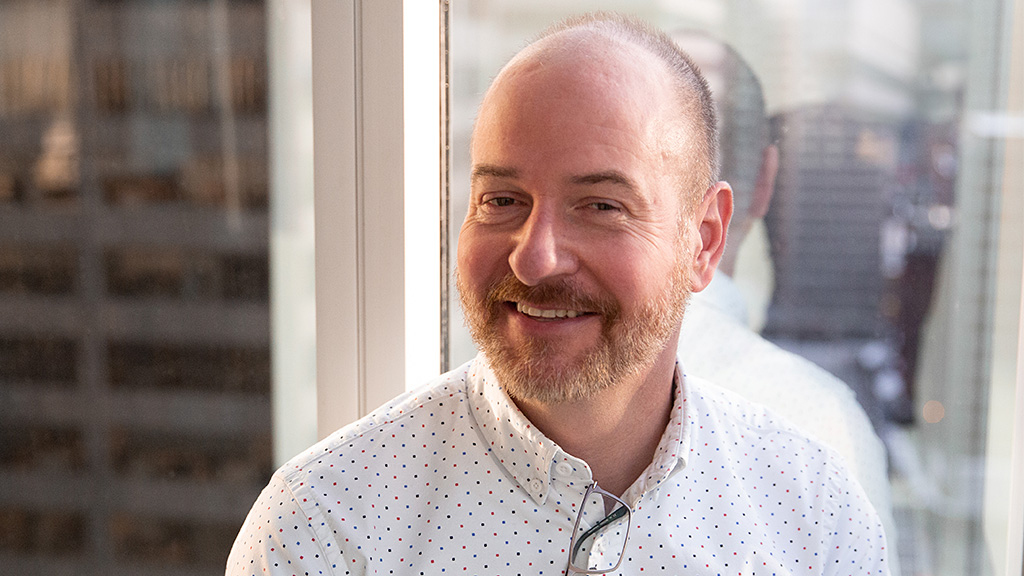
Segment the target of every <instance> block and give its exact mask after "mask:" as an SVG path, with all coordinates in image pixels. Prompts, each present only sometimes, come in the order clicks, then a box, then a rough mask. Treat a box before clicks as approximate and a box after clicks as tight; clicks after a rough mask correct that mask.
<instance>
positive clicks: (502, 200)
mask: <svg viewBox="0 0 1024 576" xmlns="http://www.w3.org/2000/svg"><path fill="white" fill-rule="evenodd" d="M515 203H516V199H515V198H509V197H508V196H499V197H497V198H491V199H490V200H487V201H485V202H484V204H490V205H491V206H497V207H499V208H503V207H505V206H511V205H513V204H515Z"/></svg>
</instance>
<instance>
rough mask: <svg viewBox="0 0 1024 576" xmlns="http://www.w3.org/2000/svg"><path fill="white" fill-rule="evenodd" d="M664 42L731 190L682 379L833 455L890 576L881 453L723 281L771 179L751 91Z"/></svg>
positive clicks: (727, 66)
mask: <svg viewBox="0 0 1024 576" xmlns="http://www.w3.org/2000/svg"><path fill="white" fill-rule="evenodd" d="M672 38H673V40H675V41H676V43H678V44H679V46H680V47H682V48H683V49H685V50H686V51H687V52H688V53H689V54H690V55H691V57H692V58H693V60H694V62H696V64H697V65H698V67H699V68H700V70H701V72H702V73H703V74H704V77H705V78H707V79H708V83H709V85H710V86H711V89H712V91H713V94H714V98H715V104H716V109H717V110H718V115H719V119H720V121H721V124H720V126H721V130H720V135H721V136H720V149H721V155H722V179H723V180H726V181H728V182H729V183H730V184H731V187H732V189H733V201H734V206H735V211H734V215H733V218H732V220H731V221H730V223H729V232H728V242H727V244H726V248H725V252H724V254H723V255H722V260H721V262H720V263H719V266H718V270H717V272H716V273H715V277H714V280H713V281H712V282H711V284H710V285H709V286H708V288H707V289H706V290H703V291H702V292H700V293H698V294H696V295H695V296H694V298H693V299H692V300H691V302H690V306H689V307H688V308H687V311H686V320H685V321H684V322H683V327H682V330H681V332H680V335H679V347H678V350H679V358H680V362H681V363H682V366H683V368H684V372H685V373H686V374H687V375H694V376H699V377H701V378H705V379H707V380H708V381H710V382H713V383H715V384H716V385H718V386H721V387H723V388H726V389H729V390H732V391H733V392H737V393H738V394H740V395H742V396H743V397H744V398H747V399H749V400H753V401H755V402H758V403H760V404H763V405H764V406H767V407H768V408H770V409H772V410H773V411H774V412H775V413H776V414H778V415H780V416H782V417H784V418H787V419H789V420H790V421H791V422H792V423H793V424H794V425H796V426H797V427H798V428H799V429H800V430H801V431H803V432H806V433H807V434H808V435H810V436H811V437H813V438H815V439H817V440H820V441H821V442H823V443H824V444H826V445H827V446H829V447H830V448H832V449H834V450H836V451H837V452H839V454H840V455H841V456H842V457H843V458H844V460H845V462H846V466H847V469H848V470H849V471H850V473H851V475H852V476H853V477H854V478H856V479H857V481H858V482H859V483H860V485H861V486H862V487H863V488H864V492H865V493H866V494H867V496H868V499H869V500H870V501H871V504H872V505H873V506H874V507H875V510H877V511H878V514H879V516H880V518H881V520H882V525H883V526H884V527H885V532H886V535H887V537H888V542H889V569H890V572H891V573H892V574H894V575H895V574H897V573H898V569H897V563H896V560H897V555H896V554H895V552H894V550H895V544H896V542H895V537H894V535H895V533H896V532H895V522H894V521H893V518H892V500H891V496H890V490H889V479H888V472H887V462H886V460H887V459H886V452H885V446H884V445H883V444H882V441H881V440H880V439H879V438H878V436H877V435H876V434H875V431H874V428H873V426H872V425H871V421H870V420H869V419H868V416H867V414H866V413H865V412H864V409H863V408H862V407H861V405H860V404H859V403H858V402H857V399H856V397H855V395H854V394H853V391H852V390H850V388H849V386H847V385H846V383H844V382H843V381H842V380H840V379H838V378H836V377H835V376H833V375H832V374H830V373H828V372H827V371H825V370H824V369H822V368H821V367H819V366H817V365H815V364H813V363H811V362H810V361H808V360H806V359H804V358H802V357H800V356H798V355H796V354H793V353H791V352H788V351H786V350H783V349H781V348H779V347H778V346H776V345H774V344H772V343H771V342H768V341H767V340H765V339H764V338H762V337H761V336H760V335H758V334H757V333H756V332H754V331H753V330H751V329H750V328H749V327H748V324H747V307H746V303H745V300H744V298H743V296H742V294H741V293H740V291H739V289H738V287H737V286H736V284H735V283H734V282H733V280H732V277H733V275H734V271H735V269H736V263H737V254H738V252H739V251H740V246H742V244H743V241H744V240H745V239H746V238H747V235H748V233H749V232H750V231H751V229H752V228H753V226H754V224H755V223H756V222H757V221H759V220H761V218H762V217H764V215H765V214H766V213H767V211H768V206H769V204H770V202H771V198H772V193H773V191H774V185H775V175H776V172H777V169H778V151H777V150H776V148H775V146H774V145H772V144H771V143H770V142H769V138H768V121H767V118H766V116H765V104H764V96H763V93H762V90H761V84H760V82H759V81H758V79H757V76H756V75H755V74H754V72H753V71H752V70H751V69H750V67H749V66H748V65H747V63H746V62H745V61H744V60H743V58H741V57H740V56H739V54H737V53H736V52H735V51H734V50H733V49H732V48H730V47H729V46H728V45H726V44H724V43H722V42H721V41H718V40H716V39H714V38H712V37H710V36H708V35H706V34H704V33H701V32H697V31H686V32H678V33H674V34H673V35H672ZM759 167H760V168H759Z"/></svg>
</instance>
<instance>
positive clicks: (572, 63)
mask: <svg viewBox="0 0 1024 576" xmlns="http://www.w3.org/2000/svg"><path fill="white" fill-rule="evenodd" d="M540 74H543V75H544V76H545V78H544V80H543V82H545V84H544V85H543V88H542V90H541V91H540V92H537V91H534V92H532V93H531V94H527V90H526V89H527V88H528V87H529V82H530V80H531V79H536V78H538V75H540ZM509 92H515V93H516V96H515V98H519V99H522V98H527V99H529V98H534V97H537V96H538V95H543V97H558V98H562V99H565V100H566V101H568V102H569V103H570V105H571V106H573V107H579V106H586V105H590V104H595V103H596V104H598V106H596V107H592V110H591V112H592V113H593V114H594V119H595V121H605V120H607V119H608V117H609V116H610V115H613V114H617V113H621V111H622V110H623V109H627V108H634V109H635V108H636V107H647V110H643V112H644V113H645V114H646V115H647V116H648V117H654V116H656V118H654V120H653V122H652V126H651V128H653V130H651V132H650V133H649V136H650V138H649V140H647V141H646V142H644V143H643V144H644V145H645V146H646V147H648V148H652V147H656V148H658V150H656V153H658V154H661V155H662V156H664V157H665V158H666V163H667V165H666V166H665V168H666V170H668V171H669V172H670V173H672V174H673V175H674V177H675V179H676V180H677V182H678V184H679V186H680V187H681V189H680V192H681V194H683V195H684V197H686V198H687V199H689V200H690V201H691V202H688V203H692V202H696V201H699V198H700V196H701V195H702V194H703V192H704V190H705V189H707V187H708V186H710V185H711V184H713V183H714V182H715V181H716V180H717V178H718V164H719V158H718V143H717V138H718V134H717V129H716V118H715V109H714V104H713V101H712V99H711V94H710V92H709V90H708V86H707V83H706V82H705V81H704V79H703V78H702V77H701V75H700V74H699V72H697V69H696V67H695V66H694V65H693V63H692V62H691V61H690V59H689V57H688V56H687V55H686V54H685V53H684V52H682V51H681V50H680V49H679V48H678V46H676V45H675V44H674V43H673V42H672V40H671V39H670V38H669V37H668V36H667V35H665V34H664V33H662V32H661V31H659V30H657V29H655V28H652V27H650V26H649V25H647V24H646V23H644V22H642V21H640V20H636V19H632V18H628V17H625V16H621V15H618V14H613V13H596V14H588V15H584V16H580V17H575V18H570V19H567V20H564V21H562V22H560V23H557V24H555V25H554V26H552V27H550V28H549V29H547V30H546V31H544V32H543V33H542V34H541V35H540V36H539V37H538V38H537V39H536V40H534V41H533V42H532V43H530V44H529V45H528V46H527V47H526V48H524V49H523V50H522V51H521V52H519V53H518V54H517V55H516V56H515V57H513V58H512V60H510V61H509V62H508V63H507V64H506V65H505V67H504V68H502V70H501V71H500V72H499V74H498V76H497V77H496V78H495V80H494V82H493V83H492V85H491V87H490V88H489V89H488V92H487V95H486V96H485V98H484V102H483V104H482V106H481V116H484V115H486V114H487V112H488V107H489V106H493V105H494V104H495V103H496V102H497V101H498V100H499V99H505V100H506V101H507V96H508V94H509ZM496 94H497V95H500V96H495V95H496ZM655 94H657V95H667V97H666V98H664V99H662V100H658V99H656V98H654V99H652V98H651V97H650V96H652V95H655ZM601 96H612V97H611V98H604V102H603V103H597V102H594V100H596V99H600V98H599V97H601ZM519 104H521V105H524V104H525V105H526V106H524V110H523V111H524V113H527V114H528V113H529V107H528V102H522V101H520V102H519ZM602 106H603V108H602ZM476 128H477V129H476V130H475V131H474V142H475V141H476V140H477V139H478V138H480V137H481V134H480V133H479V132H480V130H479V128H480V122H479V121H478V123H477V127H476ZM552 137H557V134H554V133H553V134H552Z"/></svg>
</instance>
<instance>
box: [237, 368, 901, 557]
mask: <svg viewBox="0 0 1024 576" xmlns="http://www.w3.org/2000/svg"><path fill="white" fill-rule="evenodd" d="M676 377H677V382H679V383H680V385H678V386H677V387H676V399H675V406H674V409H673V413H672V417H671V421H670V422H669V425H668V427H667V428H666V430H665V433H664V435H663V437H662V439H661V441H660V444H659V446H658V449H657V451H656V454H655V457H654V460H653V461H652V462H651V464H650V466H649V467H648V468H647V470H646V471H645V472H644V473H643V474H642V475H641V476H640V478H638V479H637V481H636V482H635V483H634V484H633V485H632V486H631V487H630V488H629V489H628V490H627V491H626V493H625V494H624V495H623V500H625V501H626V502H627V503H629V504H630V505H631V507H632V509H633V515H632V523H631V525H630V526H631V530H630V535H629V541H628V543H627V549H626V558H625V559H624V561H623V565H622V566H621V567H620V570H619V571H618V572H616V574H630V575H635V574H639V573H641V572H644V573H661V574H693V575H701V574H744V575H751V574H758V575H760V574H842V575H850V574H888V569H887V567H886V561H885V556H886V550H885V549H886V544H885V536H884V534H883V531H882V528H881V526H880V524H879V522H878V517H877V516H876V514H875V512H874V509H873V508H872V507H871V505H870V503H868V501H867V499H866V497H865V496H864V494H863V492H862V491H861V489H860V487H859V485H857V484H856V483H855V482H851V481H850V480H849V479H848V476H847V473H846V471H845V469H844V468H843V465H842V463H841V461H840V459H839V457H838V456H837V455H836V454H835V453H834V452H833V451H831V450H830V449H828V448H826V447H824V446H822V445H820V444H818V443H816V442H815V441H812V440H809V439H807V438H806V437H804V436H803V435H801V434H799V433H798V432H796V431H795V430H794V429H793V428H791V427H790V426H789V425H787V424H785V423H782V422H780V421H778V420H776V419H774V418H773V417H772V416H771V415H770V414H768V413H767V412H765V411H764V410H763V409H761V408H759V407H756V406H755V405H752V404H749V403H747V402H746V401H744V400H742V399H740V398H739V397H738V396H735V395H733V394H731V393H729V392H727V391H723V390H721V389H719V388H716V387H714V386H708V385H706V384H704V383H701V382H700V381H698V380H696V379H691V378H685V379H684V378H683V377H682V376H681V375H679V374H678V370H677V376H676ZM580 425H581V426H585V425H586V423H585V422H580ZM591 482H592V477H591V472H590V469H589V467H588V466H587V464H586V463H585V462H583V461H581V460H579V459H577V458H574V457H573V456H571V455H569V454H567V453H566V452H564V451H563V450H561V449H560V448H559V447H558V446H557V445H556V444H555V443H554V442H552V441H551V440H550V439H548V438H547V437H545V436H544V435H543V434H542V433H541V432H540V431H539V430H537V429H536V428H534V427H533V425H532V424H531V423H530V422H529V421H528V420H527V419H526V418H525V417H524V416H523V414H522V413H521V412H520V411H519V410H518V408H517V407H516V406H515V404H514V403H513V402H512V401H511V400H510V399H509V397H508V395H507V394H506V393H505V392H504V390H503V389H502V388H501V387H500V386H499V385H498V384H497V382H496V381H495V378H494V376H493V374H492V373H491V372H490V370H489V368H488V367H487V365H486V362H485V361H484V360H483V359H482V357H477V359H475V360H473V361H471V362H469V363H467V364H465V365H463V366H462V367H460V368H458V369H456V370H454V371H452V372H449V373H448V374H444V375H442V376H440V377H439V378H438V379H436V380H435V381H434V382H432V383H431V384H429V385H427V386H426V387H423V388H420V389H418V390H415V391H413V392H409V393H407V394H405V395H402V396H400V397H398V398H397V399H395V400H394V401H392V402H391V403H389V404H388V405H385V406H383V407H381V408H379V409H378V410H376V411H375V412H373V413H372V414H370V415H369V416H367V417H365V418H363V419H361V420H359V421H358V422H356V423H354V424H351V425H349V426H347V427H345V428H342V429H341V430H339V431H337V432H335V433H334V434H332V435H331V436H330V437H328V438H327V439H325V440H323V441H321V442H320V443H318V444H316V445H315V446H313V448H312V449H310V451H309V452H307V453H306V454H303V455H301V456H298V457H296V458H294V459H293V460H291V461H290V462H288V463H287V464H285V465H284V466H283V467H282V468H281V469H280V470H278V471H277V472H276V473H275V474H274V476H273V478H272V480H271V482H270V484H269V486H267V488H266V489H265V490H264V491H263V493H262V494H261V495H260V497H259V499H258V500H257V502H256V504H255V505H254V506H253V508H252V511H251V512H250V513H249V516H248V517H247V518H246V521H245V524H244V525H243V527H242V529H241V531H240V533H239V535H238V538H237V540H236V541H235V544H234V547H233V548H232V551H231V555H230V557H229V558H228V565H227V573H228V574H230V575H247V574H486V575H495V574H501V575H509V574H524V575H525V574H529V575H538V574H540V575H549V574H551V575H557V574H562V573H563V571H564V570H565V567H566V562H567V549H568V546H569V540H570V538H571V532H572V528H573V523H574V522H575V517H576V511H577V507H578V506H579V505H580V502H581V501H582V499H583V495H584V492H585V490H586V488H587V486H588V485H589V484H590V483H591Z"/></svg>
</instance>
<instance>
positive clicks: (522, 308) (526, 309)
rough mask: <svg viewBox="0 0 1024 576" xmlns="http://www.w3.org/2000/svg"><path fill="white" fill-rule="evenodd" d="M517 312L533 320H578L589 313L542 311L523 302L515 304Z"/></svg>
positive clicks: (555, 310) (556, 310)
mask: <svg viewBox="0 0 1024 576" xmlns="http://www.w3.org/2000/svg"><path fill="white" fill-rule="evenodd" d="M515 305H516V310H517V311H518V312H519V313H520V314H524V315H526V316H529V317H531V318H544V319H555V318H576V317H578V316H583V315H585V314H588V313H587V312H580V311H579V310H558V309H551V310H542V309H540V308H534V307H533V306H530V305H529V304H523V303H522V302H515Z"/></svg>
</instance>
